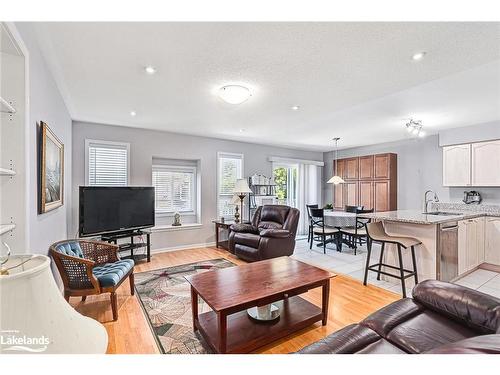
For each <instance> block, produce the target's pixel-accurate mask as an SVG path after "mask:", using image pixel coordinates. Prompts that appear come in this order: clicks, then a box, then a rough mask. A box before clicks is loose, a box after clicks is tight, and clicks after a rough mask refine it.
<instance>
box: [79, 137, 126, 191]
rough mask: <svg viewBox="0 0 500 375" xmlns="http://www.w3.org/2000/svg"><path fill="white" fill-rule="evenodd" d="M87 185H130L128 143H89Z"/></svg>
mask: <svg viewBox="0 0 500 375" xmlns="http://www.w3.org/2000/svg"><path fill="white" fill-rule="evenodd" d="M86 143H87V184H88V185H89V186H127V185H128V157H129V155H128V153H129V144H128V143H117V142H99V141H87V142H86Z"/></svg>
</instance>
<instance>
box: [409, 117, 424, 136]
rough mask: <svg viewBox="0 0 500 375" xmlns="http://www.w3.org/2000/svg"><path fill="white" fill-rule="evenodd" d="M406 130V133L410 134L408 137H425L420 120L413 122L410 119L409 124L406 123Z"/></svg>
mask: <svg viewBox="0 0 500 375" xmlns="http://www.w3.org/2000/svg"><path fill="white" fill-rule="evenodd" d="M405 126H406V130H407V131H408V133H410V135H412V136H417V137H420V138H422V137H425V134H426V133H425V131H424V129H423V128H424V126H423V125H422V121H421V120H413V119H410V121H409V122H407V123H406V125H405Z"/></svg>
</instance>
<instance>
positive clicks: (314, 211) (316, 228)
mask: <svg viewBox="0 0 500 375" xmlns="http://www.w3.org/2000/svg"><path fill="white" fill-rule="evenodd" d="M309 210H310V211H311V225H312V226H313V239H312V240H311V242H310V243H309V249H312V244H313V240H314V236H317V237H319V238H321V241H323V253H324V254H326V239H327V237H330V239H331V238H332V237H333V236H336V237H337V234H338V233H339V230H338V229H337V228H331V227H327V226H325V210H324V209H323V208H310V209H309ZM336 240H338V238H337V239H336ZM337 248H338V245H337Z"/></svg>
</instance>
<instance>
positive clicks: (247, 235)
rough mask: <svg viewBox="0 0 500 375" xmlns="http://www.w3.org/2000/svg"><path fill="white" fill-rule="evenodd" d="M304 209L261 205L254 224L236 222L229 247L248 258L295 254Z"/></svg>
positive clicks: (267, 257)
mask: <svg viewBox="0 0 500 375" xmlns="http://www.w3.org/2000/svg"><path fill="white" fill-rule="evenodd" d="M299 216H300V211H299V210H297V209H296V208H292V207H288V206H282V205H265V206H260V207H258V208H257V210H256V211H255V214H254V216H253V219H252V223H251V224H233V225H231V227H230V229H231V231H230V233H229V251H230V252H232V253H233V254H235V255H236V256H237V257H239V258H241V259H243V260H246V261H247V262H256V261H259V260H264V259H271V258H276V257H281V256H289V255H292V254H293V250H294V248H295V235H296V234H297V226H298V224H299Z"/></svg>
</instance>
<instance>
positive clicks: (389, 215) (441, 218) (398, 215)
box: [359, 210, 485, 224]
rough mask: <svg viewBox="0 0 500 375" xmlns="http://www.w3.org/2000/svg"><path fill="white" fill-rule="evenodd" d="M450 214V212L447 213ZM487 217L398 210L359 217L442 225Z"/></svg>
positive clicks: (475, 214) (477, 214)
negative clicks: (428, 213)
mask: <svg viewBox="0 0 500 375" xmlns="http://www.w3.org/2000/svg"><path fill="white" fill-rule="evenodd" d="M447 212H449V211H447ZM481 216H485V213H483V212H456V213H455V215H426V214H424V213H422V211H421V210H398V211H385V212H374V213H371V214H360V215H359V217H364V218H371V219H376V220H386V221H395V222H401V223H411V224H442V223H446V222H449V221H459V220H466V219H473V218H476V217H481Z"/></svg>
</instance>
